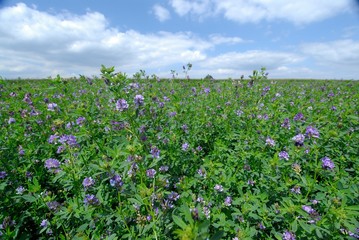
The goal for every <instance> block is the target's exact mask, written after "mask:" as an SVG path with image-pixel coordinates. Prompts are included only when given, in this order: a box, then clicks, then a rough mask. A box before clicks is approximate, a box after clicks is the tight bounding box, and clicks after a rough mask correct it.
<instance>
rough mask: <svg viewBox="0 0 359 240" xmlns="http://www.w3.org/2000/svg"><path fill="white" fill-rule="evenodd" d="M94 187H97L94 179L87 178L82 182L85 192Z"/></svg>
mask: <svg viewBox="0 0 359 240" xmlns="http://www.w3.org/2000/svg"><path fill="white" fill-rule="evenodd" d="M93 185H95V180H93V178H92V177H87V178H85V179H84V180H83V181H82V186H84V188H85V190H86V189H88V188H89V187H92V186H93Z"/></svg>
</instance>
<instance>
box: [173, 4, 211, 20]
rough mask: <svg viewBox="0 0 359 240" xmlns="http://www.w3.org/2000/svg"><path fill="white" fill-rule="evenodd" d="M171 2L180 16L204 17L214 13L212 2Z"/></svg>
mask: <svg viewBox="0 0 359 240" xmlns="http://www.w3.org/2000/svg"><path fill="white" fill-rule="evenodd" d="M169 2H170V5H171V6H172V7H173V9H174V10H175V12H176V13H177V14H178V15H180V16H184V15H186V14H192V15H198V16H202V17H203V16H207V15H209V14H211V13H212V10H211V8H212V4H213V3H212V0H170V1H169Z"/></svg>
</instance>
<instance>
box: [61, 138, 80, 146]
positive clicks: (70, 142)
mask: <svg viewBox="0 0 359 240" xmlns="http://www.w3.org/2000/svg"><path fill="white" fill-rule="evenodd" d="M59 142H60V143H61V144H67V145H69V146H70V147H76V146H78V143H77V141H76V137H75V136H73V135H62V136H61V137H60V139H59Z"/></svg>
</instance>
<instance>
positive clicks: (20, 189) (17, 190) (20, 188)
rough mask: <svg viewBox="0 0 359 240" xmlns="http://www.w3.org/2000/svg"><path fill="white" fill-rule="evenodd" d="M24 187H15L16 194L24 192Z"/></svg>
mask: <svg viewBox="0 0 359 240" xmlns="http://www.w3.org/2000/svg"><path fill="white" fill-rule="evenodd" d="M25 190H26V189H25V188H24V187H23V186H20V187H18V188H16V194H18V195H22V194H23V193H24V192H25Z"/></svg>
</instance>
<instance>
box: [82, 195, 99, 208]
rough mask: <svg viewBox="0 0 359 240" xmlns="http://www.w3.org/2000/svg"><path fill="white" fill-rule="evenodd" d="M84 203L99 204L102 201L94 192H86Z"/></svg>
mask: <svg viewBox="0 0 359 240" xmlns="http://www.w3.org/2000/svg"><path fill="white" fill-rule="evenodd" d="M84 203H85V205H94V206H95V205H99V204H100V201H99V200H98V198H97V197H96V196H95V195H93V194H86V196H85V199H84Z"/></svg>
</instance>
